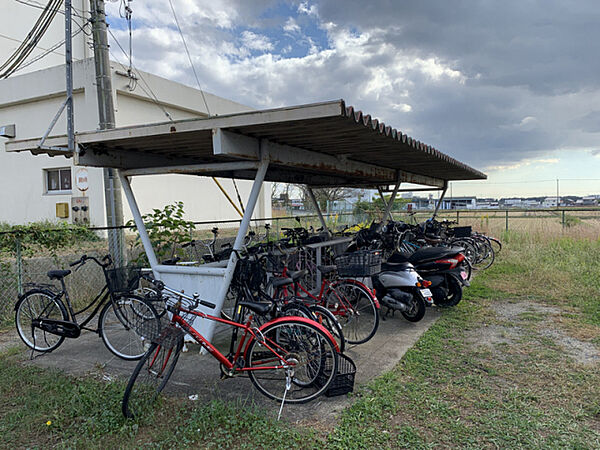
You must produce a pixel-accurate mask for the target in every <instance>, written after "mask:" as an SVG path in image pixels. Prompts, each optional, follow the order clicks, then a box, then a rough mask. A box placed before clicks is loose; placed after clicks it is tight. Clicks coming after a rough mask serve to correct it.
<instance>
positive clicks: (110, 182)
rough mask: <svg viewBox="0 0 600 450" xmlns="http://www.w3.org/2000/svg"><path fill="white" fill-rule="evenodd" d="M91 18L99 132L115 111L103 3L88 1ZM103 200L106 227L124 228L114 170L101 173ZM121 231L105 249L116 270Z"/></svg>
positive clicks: (116, 231) (111, 234)
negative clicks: (102, 174)
mask: <svg viewBox="0 0 600 450" xmlns="http://www.w3.org/2000/svg"><path fill="white" fill-rule="evenodd" d="M90 13H91V15H92V36H93V40H94V60H95V65H96V88H97V93H98V121H99V128H100V129H101V130H108V129H111V128H114V127H115V107H114V103H113V96H112V81H111V73H110V60H109V53H108V35H107V31H106V30H107V25H106V13H105V12H104V0H90ZM104 199H105V203H106V224H107V226H109V227H119V226H122V225H123V201H122V197H121V182H120V180H119V177H118V176H117V174H116V171H115V169H112V168H105V169H104ZM123 243H124V240H123V230H122V229H114V228H113V229H111V230H109V231H108V247H109V251H110V253H111V255H112V257H113V261H114V263H115V266H116V267H119V266H122V265H123V264H124V257H123V247H124V245H123Z"/></svg>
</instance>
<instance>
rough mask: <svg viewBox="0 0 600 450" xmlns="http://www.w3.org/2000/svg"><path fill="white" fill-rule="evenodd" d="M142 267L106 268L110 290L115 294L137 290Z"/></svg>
mask: <svg viewBox="0 0 600 450" xmlns="http://www.w3.org/2000/svg"><path fill="white" fill-rule="evenodd" d="M140 275H141V268H140V267H117V268H115V269H107V270H106V283H107V285H108V290H109V291H110V292H111V293H113V294H122V293H126V292H132V291H134V290H136V289H137V288H138V286H139V284H140Z"/></svg>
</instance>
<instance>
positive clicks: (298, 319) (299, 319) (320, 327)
mask: <svg viewBox="0 0 600 450" xmlns="http://www.w3.org/2000/svg"><path fill="white" fill-rule="evenodd" d="M290 319H294V320H295V321H296V322H303V323H305V324H307V325H311V326H315V327H316V328H317V329H318V330H319V331H322V332H323V333H324V334H325V335H326V336H327V337H328V338H329V339H330V340H331V342H332V343H333V346H334V348H335V351H336V352H338V353H340V348H339V346H338V344H337V342H336V340H335V339H334V338H333V336H332V335H331V333H330V332H329V331H328V330H327V328H325V327H324V326H323V325H321V324H320V323H318V322H315V321H314V320H310V319H307V318H306V317H299V316H285V317H278V318H276V319H273V320H271V321H269V322H267V323H265V324H263V325H261V326H260V327H259V328H258V330H259V331H262V330H264V329H265V328H267V327H269V326H271V325H274V324H277V323H280V322H287V321H289V320H290ZM253 340H254V338H251V339H248V342H247V343H246V345H245V347H244V357H246V355H247V353H248V347H249V346H250V343H251V342H252V341H253Z"/></svg>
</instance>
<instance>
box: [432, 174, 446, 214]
mask: <svg viewBox="0 0 600 450" xmlns="http://www.w3.org/2000/svg"><path fill="white" fill-rule="evenodd" d="M447 190H448V182H447V181H444V189H442V193H441V194H440V198H439V200H438V202H437V204H436V205H435V210H434V211H433V215H432V216H431V218H432V219H435V216H437V213H438V211H439V209H440V206H442V202H443V201H444V196H445V195H446V191H447Z"/></svg>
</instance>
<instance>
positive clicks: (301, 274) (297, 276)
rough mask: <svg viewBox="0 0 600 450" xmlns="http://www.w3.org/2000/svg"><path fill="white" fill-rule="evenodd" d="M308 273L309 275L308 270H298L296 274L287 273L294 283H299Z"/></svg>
mask: <svg viewBox="0 0 600 450" xmlns="http://www.w3.org/2000/svg"><path fill="white" fill-rule="evenodd" d="M307 273H308V270H306V269H303V270H296V271H295V272H291V271H290V272H288V273H287V275H288V277H290V278H291V279H292V280H293V281H298V280H299V279H300V278H304V277H305V276H306V274H307Z"/></svg>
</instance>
